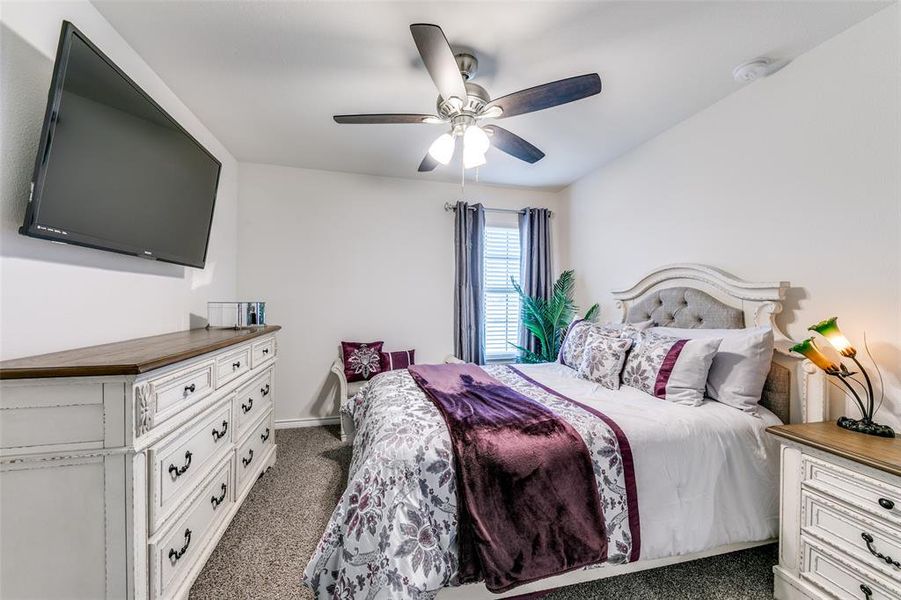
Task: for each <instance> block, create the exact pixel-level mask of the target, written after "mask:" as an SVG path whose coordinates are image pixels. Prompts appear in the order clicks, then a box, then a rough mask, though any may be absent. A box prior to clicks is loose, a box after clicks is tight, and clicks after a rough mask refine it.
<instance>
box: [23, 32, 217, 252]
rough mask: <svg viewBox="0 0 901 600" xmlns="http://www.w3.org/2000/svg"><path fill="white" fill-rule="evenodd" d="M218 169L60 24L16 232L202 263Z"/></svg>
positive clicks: (157, 108)
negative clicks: (22, 218) (26, 194)
mask: <svg viewBox="0 0 901 600" xmlns="http://www.w3.org/2000/svg"><path fill="white" fill-rule="evenodd" d="M221 166H222V165H221V163H220V162H219V161H218V160H216V158H215V157H214V156H213V155H212V154H210V153H209V152H208V151H207V150H206V149H205V148H204V147H203V146H201V145H200V143H199V142H198V141H197V140H195V139H194V138H193V137H192V136H191V135H190V134H189V133H188V132H187V131H185V129H184V128H182V127H181V126H180V125H179V124H178V123H177V122H176V121H175V120H174V119H173V118H172V117H171V116H169V114H167V113H166V111H164V110H163V109H162V108H160V106H159V105H158V104H157V103H156V102H154V101H153V99H152V98H151V97H150V96H149V95H148V94H147V93H146V92H145V91H144V90H142V89H141V88H140V87H139V86H138V85H137V84H136V83H135V82H134V81H132V80H131V79H130V78H129V77H128V76H127V75H126V74H125V73H124V72H122V70H121V69H119V68H118V67H117V66H116V65H115V64H114V63H113V62H112V61H111V60H110V59H109V57H107V56H106V55H105V54H104V53H103V52H101V51H100V50H99V49H98V48H97V47H96V46H94V44H92V43H91V42H90V40H88V39H87V37H85V35H84V34H83V33H81V32H80V31H79V30H78V29H77V28H76V27H75V26H74V25H72V24H71V23H69V22H68V21H64V22H63V27H62V33H61V35H60V40H59V47H58V49H57V53H56V64H55V66H54V70H53V79H52V81H51V84H50V93H49V98H48V101H47V111H46V114H45V116H44V127H43V129H42V131H41V140H40V145H39V147H38V155H37V159H36V160H35V168H34V178H33V179H32V189H31V198H30V199H29V202H28V209H27V211H26V214H25V224H24V225H23V226H22V227H21V228H20V229H19V232H20V233H22V234H23V235H27V236H31V237H36V238H42V239H46V240H52V241H56V242H64V243H67V244H76V245H79V246H90V247H92V248H100V249H102V250H110V251H113V252H120V253H122V254H132V255H135V256H141V257H144V258H149V259H155V260H160V261H165V262H170V263H175V264H180V265H187V266H191V267H199V268H202V267H203V266H204V264H205V263H206V252H207V244H208V242H209V234H210V227H211V225H212V221H213V208H214V206H215V203H216V188H217V186H218V183H219V171H220V168H221Z"/></svg>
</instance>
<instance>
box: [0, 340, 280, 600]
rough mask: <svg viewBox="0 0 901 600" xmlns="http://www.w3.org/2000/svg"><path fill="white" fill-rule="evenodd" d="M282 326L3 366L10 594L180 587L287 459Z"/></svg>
mask: <svg viewBox="0 0 901 600" xmlns="http://www.w3.org/2000/svg"><path fill="white" fill-rule="evenodd" d="M278 329H279V327H277V326H267V327H260V328H254V329H248V330H229V329H210V330H207V329H196V330H191V331H184V332H178V333H173V334H168V335H161V336H154V337H149V338H142V339H138V340H130V341H127V342H122V343H116V344H106V345H103V346H93V347H90V348H83V349H79V350H71V351H66V352H58V353H55V354H48V355H43V356H36V357H32V358H23V359H16V360H10V361H5V362H3V363H0V380H2V381H0V598H3V599H4V600H18V599H20V598H40V599H51V598H67V599H70V598H71V599H74V598H86V599H91V600H96V599H101V598H110V599H111V598H116V599H119V598H125V599H144V598H150V599H152V600H156V599H158V598H183V597H186V596H187V595H188V591H189V590H190V587H191V584H192V583H193V581H194V579H195V578H196V576H197V574H198V573H199V572H200V570H201V568H202V567H203V565H204V563H205V562H206V559H207V558H208V557H209V555H210V553H211V552H212V550H213V548H214V547H215V545H216V543H217V542H218V540H219V538H220V537H221V536H222V534H223V532H224V531H225V529H226V527H228V524H229V522H230V521H231V519H232V517H233V516H234V514H235V512H236V511H237V510H238V508H239V506H240V505H241V503H242V502H243V500H244V498H245V497H246V496H247V494H248V492H249V491H250V488H251V487H252V486H253V484H254V482H255V481H256V480H257V478H258V477H259V476H260V475H261V474H262V473H263V472H264V471H265V470H266V469H267V468H269V467H270V466H271V465H272V464H273V463H274V462H275V451H276V447H275V441H274V437H273V423H272V413H273V410H272V409H273V399H274V397H275V385H274V377H273V372H274V369H275V363H276V353H277V346H276V337H275V332H276V331H278Z"/></svg>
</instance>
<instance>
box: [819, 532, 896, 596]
mask: <svg viewBox="0 0 901 600" xmlns="http://www.w3.org/2000/svg"><path fill="white" fill-rule="evenodd" d="M801 578H802V579H805V580H807V581H810V582H811V583H813V584H814V585H816V586H817V587H819V588H820V589H822V590H824V591H825V592H827V593H829V594H831V595H832V597H835V598H842V599H844V598H859V599H860V600H898V598H899V597H901V590H899V589H898V588H897V587H896V586H894V585H892V584H891V583H889V582H888V581H886V580H885V579H883V578H882V577H879V576H878V575H876V574H875V573H873V572H871V571H870V570H869V569H866V568H863V567H860V566H858V565H856V564H854V561H849V560H848V559H838V558H835V557H834V556H833V555H832V554H830V553H828V552H827V551H825V550H823V549H822V548H820V547H819V546H817V545H816V544H812V543H810V541H809V540H806V539H804V540H802V563H801Z"/></svg>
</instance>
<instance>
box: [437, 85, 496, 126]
mask: <svg viewBox="0 0 901 600" xmlns="http://www.w3.org/2000/svg"><path fill="white" fill-rule="evenodd" d="M464 85H465V86H466V98H465V99H463V100H464V101H463V103H462V104H461V103H460V102H458V101H457V99H456V98H451V99H449V100H445V99H444V98H442V97H441V96H438V103H437V109H438V115H439V116H441V117H442V118H444V119H452V118H453V117H454V116H456V115H460V114H464V115H466V114H468V115H477V114H479V113H480V112H481V111H482V109H483V108H485V105H486V104H488V103H489V102H490V101H491V97H490V96H489V95H488V91H487V90H486V89H485V88H483V87H482V86H480V85H479V84H477V83H473V82H471V81H467V82H466V83H465V84H464Z"/></svg>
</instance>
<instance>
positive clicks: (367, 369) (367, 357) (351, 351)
mask: <svg viewBox="0 0 901 600" xmlns="http://www.w3.org/2000/svg"><path fill="white" fill-rule="evenodd" d="M383 344H384V342H341V355H342V357H343V359H344V376H345V377H346V378H347V381H348V382H351V381H365V380H367V379H371V378H372V377H375V376H376V375H378V374H379V373H381V372H382V345H383Z"/></svg>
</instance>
